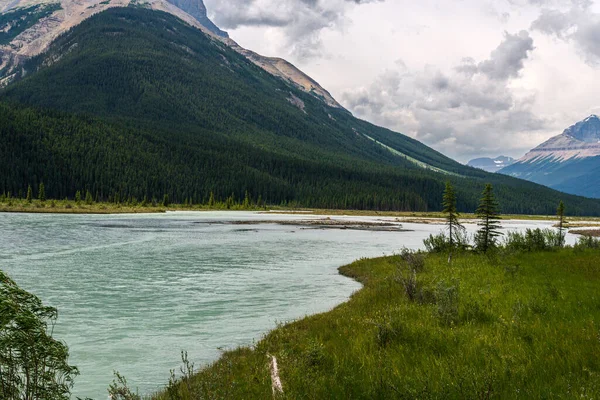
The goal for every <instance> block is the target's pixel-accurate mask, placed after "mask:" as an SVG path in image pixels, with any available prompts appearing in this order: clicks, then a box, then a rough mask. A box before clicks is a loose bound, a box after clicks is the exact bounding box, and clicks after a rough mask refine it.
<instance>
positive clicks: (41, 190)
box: [38, 182, 46, 203]
mask: <svg viewBox="0 0 600 400" xmlns="http://www.w3.org/2000/svg"><path fill="white" fill-rule="evenodd" d="M38 199H39V200H40V201H41V202H42V203H43V202H44V201H46V189H45V188H44V183H43V182H42V183H40V186H39V188H38Z"/></svg>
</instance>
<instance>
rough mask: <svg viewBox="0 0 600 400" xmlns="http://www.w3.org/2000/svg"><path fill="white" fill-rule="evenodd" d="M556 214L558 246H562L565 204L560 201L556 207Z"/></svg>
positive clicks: (563, 240)
mask: <svg viewBox="0 0 600 400" xmlns="http://www.w3.org/2000/svg"><path fill="white" fill-rule="evenodd" d="M556 215H557V216H558V247H562V246H563V245H564V242H565V229H566V228H565V223H566V221H565V204H564V203H563V202H562V200H561V202H560V203H558V208H557V209H556Z"/></svg>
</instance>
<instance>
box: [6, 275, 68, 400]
mask: <svg viewBox="0 0 600 400" xmlns="http://www.w3.org/2000/svg"><path fill="white" fill-rule="evenodd" d="M57 315H58V314H57V310H56V309H55V308H52V307H46V306H44V305H43V304H42V302H41V300H40V299H39V298H37V297H36V296H34V295H32V294H30V293H28V292H26V291H25V290H22V289H20V288H19V287H18V286H17V284H16V283H15V282H14V281H12V280H11V279H10V278H9V277H8V276H7V275H5V274H4V273H3V272H2V271H0V398H2V399H7V400H21V399H24V400H28V399H35V400H37V399H40V400H41V399H52V400H63V399H64V400H68V399H69V398H70V390H71V388H72V387H73V380H74V378H75V377H76V376H77V375H78V373H79V372H78V370H77V368H76V367H73V366H71V365H69V364H68V358H69V349H68V348H67V346H66V345H65V344H64V343H62V342H59V341H58V340H55V339H54V338H53V337H52V328H53V327H54V324H55V322H56V318H57Z"/></svg>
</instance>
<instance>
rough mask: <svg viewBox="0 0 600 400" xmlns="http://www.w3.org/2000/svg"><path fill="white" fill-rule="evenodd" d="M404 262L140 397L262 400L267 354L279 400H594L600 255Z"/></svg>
mask: <svg viewBox="0 0 600 400" xmlns="http://www.w3.org/2000/svg"><path fill="white" fill-rule="evenodd" d="M405 259H407V258H406V257H404V258H402V257H401V256H392V257H385V258H378V259H369V260H367V259H365V260H360V261H357V262H355V263H353V264H350V265H347V266H344V267H342V268H340V272H341V273H342V274H343V275H346V276H349V277H352V278H354V279H356V280H358V281H360V282H362V283H363V285H364V287H363V289H361V290H360V291H358V292H357V293H355V294H354V295H353V296H352V298H351V299H350V300H349V301H348V302H347V303H344V304H342V305H340V306H338V307H336V308H335V309H333V310H332V311H330V312H327V313H324V314H319V315H314V316H311V317H307V318H304V319H302V320H299V321H296V322H293V323H290V324H287V325H283V326H280V327H278V328H277V329H275V330H273V331H272V332H271V333H269V334H267V335H266V336H265V337H264V339H263V340H261V341H260V342H258V343H256V344H255V345H254V346H253V347H252V348H239V349H236V350H233V351H228V352H225V353H224V354H223V355H222V357H221V359H219V360H218V361H216V362H215V363H214V364H212V365H210V366H208V367H206V368H204V369H202V370H200V371H199V372H197V373H195V374H188V376H187V378H185V379H183V380H180V381H179V382H178V383H177V384H174V385H170V389H169V390H168V391H165V392H163V393H158V394H155V395H154V396H152V397H151V398H152V399H153V400H163V399H201V398H211V399H227V398H239V399H255V398H256V399H259V398H260V399H265V398H270V397H273V395H272V392H271V379H270V371H269V365H268V362H269V359H268V355H274V356H276V357H277V360H278V364H279V369H280V376H281V380H282V383H283V389H284V394H283V395H282V396H279V397H281V398H290V399H300V398H302V399H323V398H337V399H349V398H354V399H356V398H363V399H388V398H398V399H404V398H429V399H442V398H443V399H471V398H480V399H487V398H508V399H511V398H513V399H520V398H586V399H592V398H600V292H599V291H598V288H599V287H600V286H599V284H600V281H599V279H600V252H598V251H593V250H577V249H564V250H560V251H550V252H540V253H521V254H501V255H496V256H483V255H477V254H463V255H460V256H455V259H454V260H453V263H452V265H448V263H447V257H446V256H445V255H435V254H430V255H426V256H425V263H424V266H421V265H420V264H419V263H415V261H414V260H410V259H409V260H408V261H409V262H410V263H411V264H412V265H413V266H416V265H418V266H419V267H418V268H417V267H413V268H412V269H411V267H410V266H409V265H408V263H407V261H405ZM412 270H415V271H416V272H414V273H413V272H412ZM408 287H410V288H411V290H410V292H411V294H412V295H411V296H408V293H409V289H408Z"/></svg>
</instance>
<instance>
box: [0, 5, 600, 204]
mask: <svg viewBox="0 0 600 400" xmlns="http://www.w3.org/2000/svg"><path fill="white" fill-rule="evenodd" d="M24 70H25V71H26V74H25V76H24V78H22V79H21V80H20V81H17V82H15V83H13V84H11V85H9V86H8V87H7V88H6V89H4V90H3V91H2V92H0V101H1V102H2V104H1V105H0V171H2V175H1V178H0V179H1V180H0V193H1V192H5V193H6V192H11V193H12V194H13V195H16V194H17V193H19V192H24V191H25V190H26V189H27V186H28V185H29V184H32V185H35V184H37V183H38V182H41V181H43V182H44V183H45V187H46V194H47V196H48V197H56V198H64V197H72V196H73V195H74V194H75V192H76V191H77V190H89V191H91V192H92V193H95V194H97V195H98V197H99V198H102V199H114V197H115V196H118V198H119V199H126V198H130V197H135V198H137V199H142V198H144V197H147V198H149V199H150V198H152V197H155V198H161V197H162V196H163V195H164V194H168V195H169V196H170V197H171V199H172V200H174V201H180V202H183V201H184V200H185V199H188V198H190V199H192V200H193V201H194V202H205V201H207V200H208V197H209V195H210V193H211V192H213V193H214V194H215V197H217V199H221V200H224V199H225V198H226V197H228V196H230V195H231V194H233V195H234V196H235V197H236V198H240V197H242V196H243V194H244V193H245V192H246V191H248V192H249V193H250V194H251V195H252V197H253V198H254V199H257V198H258V197H259V196H260V197H261V198H262V199H263V200H265V201H267V202H268V203H271V204H280V203H285V204H294V205H299V206H306V207H328V208H359V209H364V208H370V209H382V210H390V209H394V210H415V211H419V210H436V209H439V207H440V202H441V192H442V190H443V184H444V182H445V181H446V180H451V181H452V182H453V183H454V184H455V186H456V187H457V190H458V192H459V208H460V209H461V210H464V211H473V210H474V208H475V207H476V205H477V201H478V197H479V194H480V192H481V190H482V188H483V185H484V183H485V182H491V183H493V184H494V186H495V188H496V192H497V194H498V197H499V199H500V202H501V204H502V206H503V211H504V212H514V213H553V212H554V210H555V208H556V205H557V204H558V201H559V199H562V200H564V201H565V202H566V203H567V204H569V211H570V212H571V213H572V214H590V215H600V201H595V200H589V199H585V198H581V197H575V196H569V195H565V194H562V193H559V192H556V191H553V190H550V189H547V188H545V187H543V186H540V185H536V184H532V183H529V182H525V181H521V180H518V179H514V178H511V177H507V176H501V175H493V174H488V173H486V172H483V171H481V170H476V169H473V168H469V167H465V166H463V165H461V164H459V163H456V162H455V161H453V160H451V159H449V158H447V157H445V156H443V155H442V154H440V153H438V152H436V151H434V150H432V149H430V148H428V147H427V146H425V145H423V144H421V143H419V142H418V141H415V140H413V139H410V138H408V137H406V136H404V135H401V134H398V133H395V132H391V131H389V130H386V129H383V128H379V127H376V126H374V125H372V124H369V123H367V122H365V121H361V120H358V119H356V118H354V117H353V116H352V115H351V114H350V113H349V112H347V111H346V110H343V109H337V108H332V107H329V106H327V105H325V104H324V103H323V102H321V101H320V100H318V99H316V98H314V97H313V96H311V95H309V94H306V93H304V92H302V91H300V90H297V89H296V88H294V87H292V86H290V85H289V84H287V83H286V82H284V81H283V80H281V79H279V78H276V77H274V76H272V75H270V74H268V73H267V72H265V71H264V70H262V69H260V68H259V67H257V66H255V65H254V64H252V63H251V62H250V61H248V60H247V59H245V58H244V57H243V56H241V55H240V54H238V53H236V52H234V51H232V50H231V49H229V48H228V47H227V46H225V45H224V44H223V43H221V42H219V41H217V40H215V39H211V38H209V37H207V36H205V35H204V34H203V33H202V32H200V31H199V30H197V29H196V28H193V27H191V26H188V25H186V24H185V23H183V22H182V21H180V20H178V19H177V18H176V17H174V16H172V15H170V14H166V13H162V12H157V11H150V10H146V9H141V8H131V7H130V8H115V9H110V10H108V11H105V12H102V13H100V14H98V15H96V16H94V17H92V18H90V19H88V20H86V21H84V22H83V23H82V24H80V25H79V26H77V27H75V28H73V29H72V30H71V31H70V32H68V33H66V34H65V35H63V36H61V37H59V38H58V39H57V40H56V41H55V42H54V44H53V45H52V46H51V48H50V49H49V51H48V52H47V53H44V54H42V55H40V56H38V57H36V58H33V59H31V60H30V61H29V62H27V63H26V64H25V65H24Z"/></svg>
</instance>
